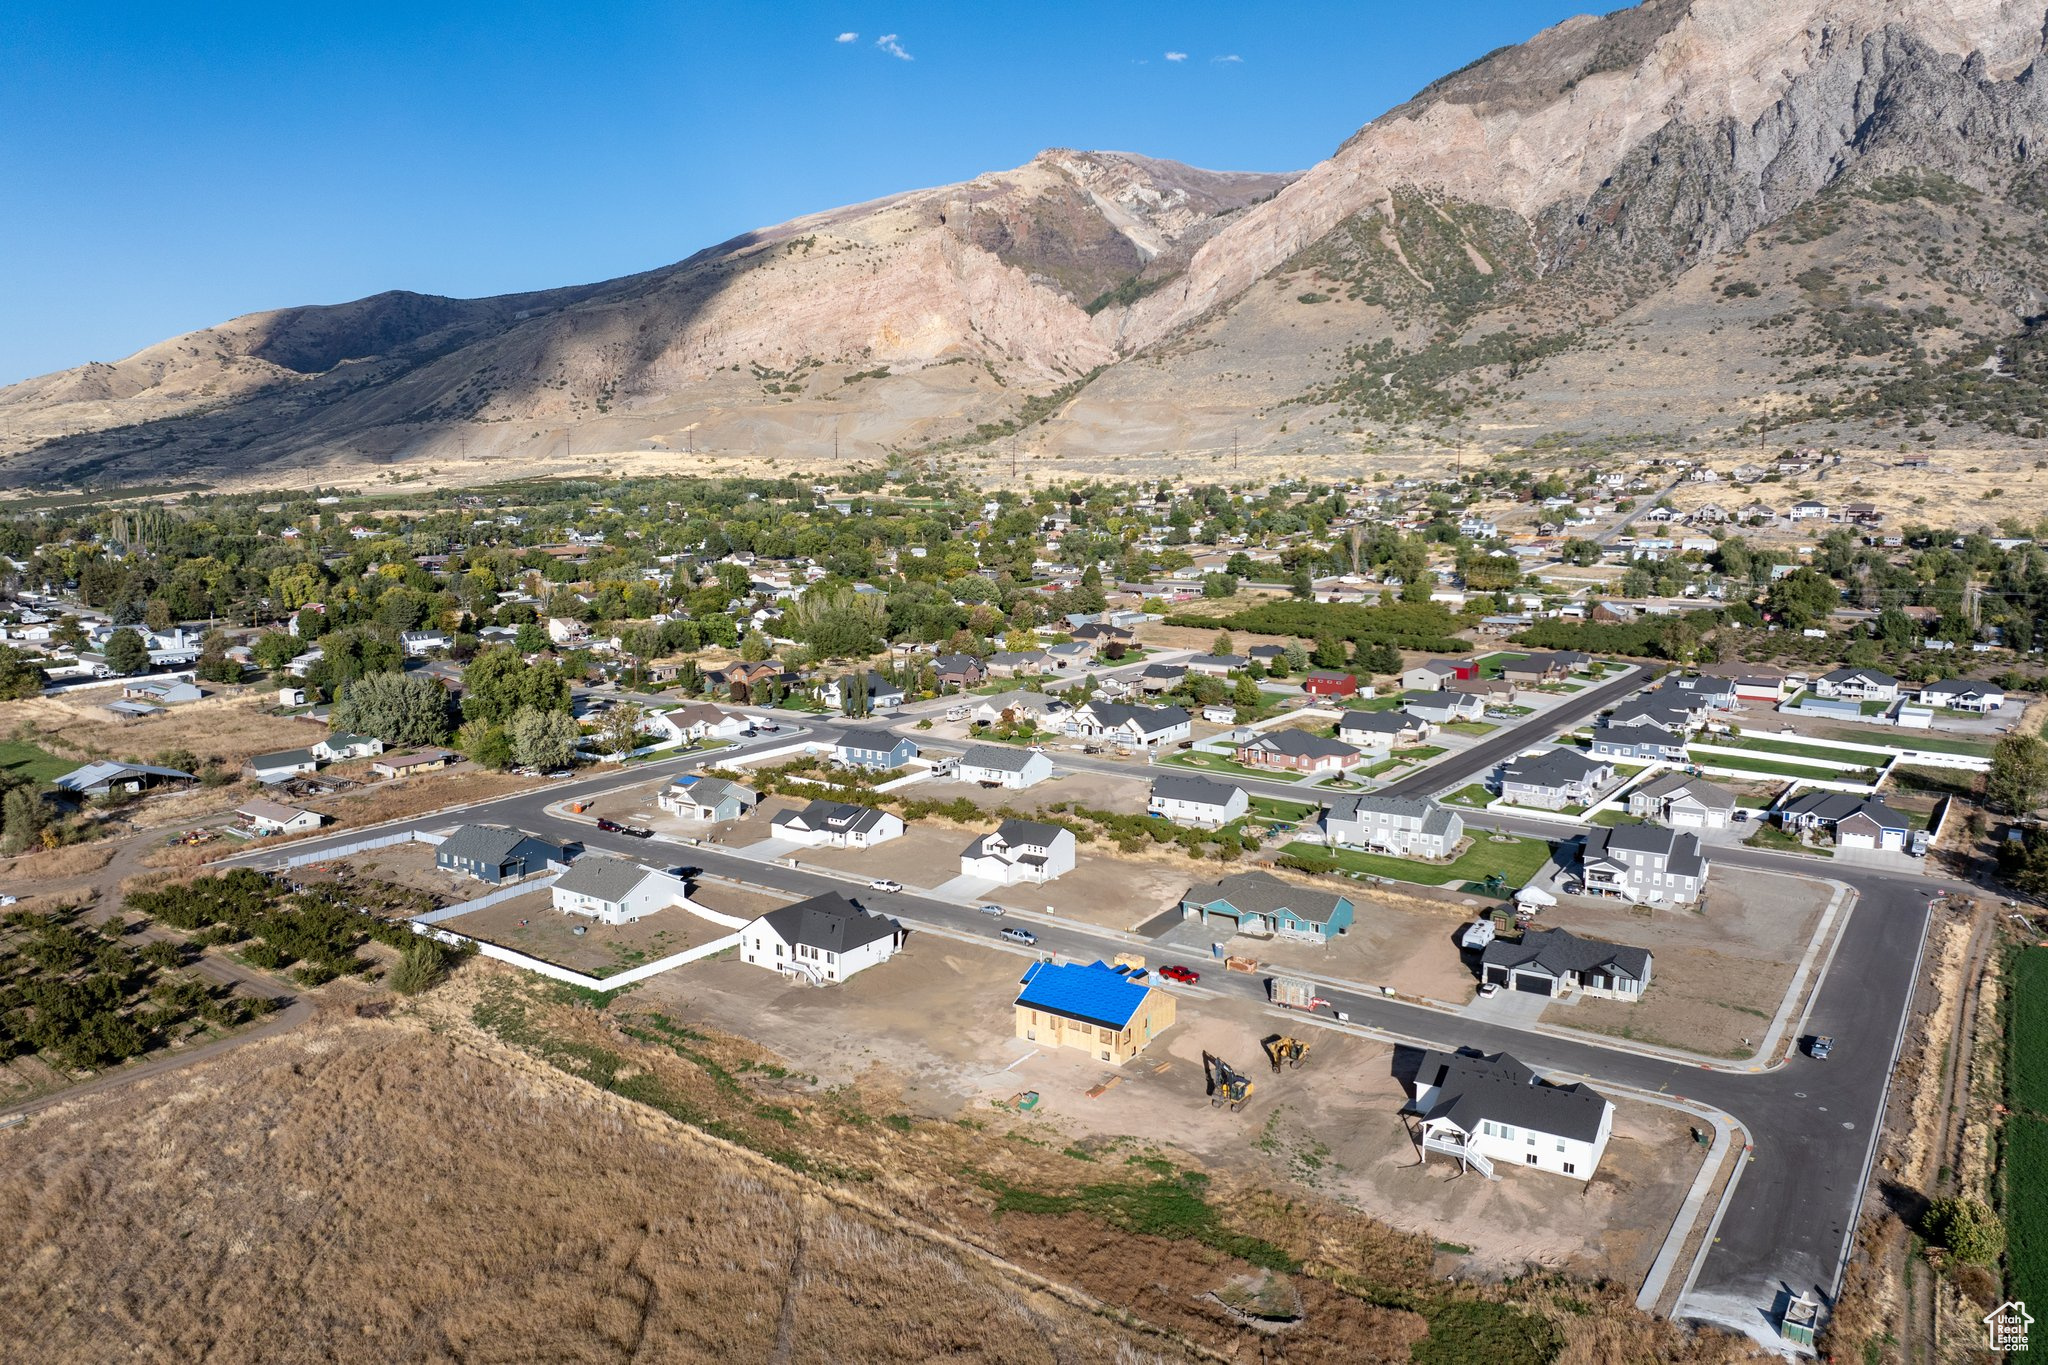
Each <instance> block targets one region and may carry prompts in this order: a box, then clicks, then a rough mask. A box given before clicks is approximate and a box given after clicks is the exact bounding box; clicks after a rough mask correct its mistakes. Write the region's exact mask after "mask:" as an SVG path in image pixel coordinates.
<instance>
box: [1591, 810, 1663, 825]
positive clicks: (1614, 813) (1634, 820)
mask: <svg viewBox="0 0 2048 1365" xmlns="http://www.w3.org/2000/svg"><path fill="white" fill-rule="evenodd" d="M1593 823H1594V824H1596V825H1605V826H1607V827H1608V828H1609V829H1612V828H1614V827H1615V826H1616V825H1647V824H1649V823H1650V822H1649V821H1648V820H1645V819H1644V818H1643V817H1642V816H1640V815H1630V814H1629V813H1628V812H1627V811H1625V810H1603V811H1601V812H1600V813H1599V814H1598V815H1595V816H1594V817H1593Z"/></svg>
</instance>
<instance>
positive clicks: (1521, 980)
mask: <svg viewBox="0 0 2048 1365" xmlns="http://www.w3.org/2000/svg"><path fill="white" fill-rule="evenodd" d="M1515 989H1516V990H1518V991H1527V992H1528V993H1529V994H1531V995H1548V994H1550V978H1549V977H1547V976H1530V975H1528V974H1527V973H1525V972H1516V973H1515Z"/></svg>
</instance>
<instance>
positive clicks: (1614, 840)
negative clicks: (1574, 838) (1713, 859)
mask: <svg viewBox="0 0 2048 1365" xmlns="http://www.w3.org/2000/svg"><path fill="white" fill-rule="evenodd" d="M1580 864H1581V869H1582V871H1583V874H1584V880H1585V888H1586V891H1587V893H1588V894H1590V895H1596V896H1619V897H1621V898H1622V899H1624V900H1627V901H1632V902H1634V903H1635V904H1637V905H1690V904H1691V903H1692V902H1694V901H1696V900H1698V899H1699V897H1700V892H1701V891H1703V890H1704V889H1705V888H1706V884H1707V871H1708V866H1709V864H1708V862H1707V857H1706V854H1705V853H1703V852H1701V850H1700V838H1699V836H1698V835H1697V834H1692V833H1689V832H1687V833H1681V832H1680V831H1678V830H1673V829H1666V828H1664V827H1663V826H1661V825H1617V826H1615V827H1614V828H1612V829H1608V828H1605V827H1596V828H1593V829H1589V830H1588V831H1586V846H1585V850H1584V852H1583V853H1582V854H1581V856H1580Z"/></svg>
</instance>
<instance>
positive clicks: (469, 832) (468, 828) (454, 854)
mask: <svg viewBox="0 0 2048 1365" xmlns="http://www.w3.org/2000/svg"><path fill="white" fill-rule="evenodd" d="M526 838H527V836H526V834H525V833H524V832H523V831H520V830H516V829H506V828H505V827H504V826H503V825H458V826H456V829H455V832H454V833H453V834H450V835H449V836H448V837H447V838H446V839H444V840H443V841H442V842H441V846H440V847H439V848H438V849H436V850H435V852H436V854H437V855H438V856H440V857H444V858H451V859H452V858H461V859H465V860H467V861H469V862H473V863H487V864H489V865H490V866H492V867H496V866H497V865H499V864H500V863H503V862H505V861H507V860H508V859H510V858H511V856H512V851H513V850H514V849H516V848H518V847H519V845H520V844H521V843H523V842H525V840H526Z"/></svg>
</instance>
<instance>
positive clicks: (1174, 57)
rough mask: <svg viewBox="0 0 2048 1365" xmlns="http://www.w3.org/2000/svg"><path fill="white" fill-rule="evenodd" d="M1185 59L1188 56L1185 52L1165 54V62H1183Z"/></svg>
mask: <svg viewBox="0 0 2048 1365" xmlns="http://www.w3.org/2000/svg"><path fill="white" fill-rule="evenodd" d="M1187 59H1188V54H1187V53H1185V52H1169V53H1167V54H1166V60H1168V61H1169V62H1184V61H1186V60H1187Z"/></svg>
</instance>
